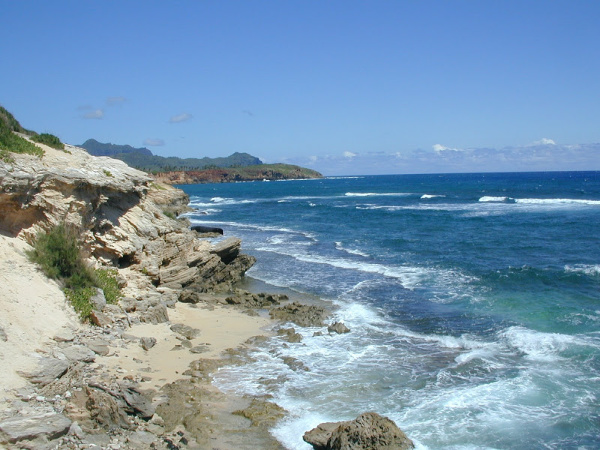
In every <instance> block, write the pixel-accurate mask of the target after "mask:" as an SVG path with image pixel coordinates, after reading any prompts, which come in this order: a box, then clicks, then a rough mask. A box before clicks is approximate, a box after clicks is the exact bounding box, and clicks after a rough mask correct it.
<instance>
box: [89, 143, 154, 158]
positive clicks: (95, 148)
mask: <svg viewBox="0 0 600 450" xmlns="http://www.w3.org/2000/svg"><path fill="white" fill-rule="evenodd" d="M79 147H81V148H85V149H86V150H87V152H88V153H89V154H90V155H93V156H114V155H119V154H121V153H141V154H142V155H148V156H152V152H151V151H150V150H148V149H147V148H146V147H142V148H134V147H132V146H131V145H117V144H103V143H102V142H98V141H97V140H96V139H88V140H87V141H85V142H84V143H83V144H81V145H80V146H79Z"/></svg>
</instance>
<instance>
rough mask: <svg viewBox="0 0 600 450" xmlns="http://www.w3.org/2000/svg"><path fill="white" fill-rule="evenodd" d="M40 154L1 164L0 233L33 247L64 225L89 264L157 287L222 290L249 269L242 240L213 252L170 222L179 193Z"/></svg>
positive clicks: (110, 167)
mask: <svg viewBox="0 0 600 450" xmlns="http://www.w3.org/2000/svg"><path fill="white" fill-rule="evenodd" d="M45 151H46V154H45V156H44V157H42V158H38V157H35V156H31V155H18V154H15V155H14V160H15V161H14V163H6V162H1V163H0V232H4V233H7V234H9V235H12V236H19V237H22V238H24V239H25V240H26V241H28V242H30V243H31V242H32V241H33V240H34V238H35V236H36V234H37V233H38V232H39V231H45V230H48V229H50V228H52V227H53V226H55V225H57V224H59V223H62V222H64V223H66V224H68V225H71V226H74V227H76V228H77V229H78V230H80V231H81V234H82V240H83V242H82V245H83V248H84V250H85V252H86V253H87V255H88V256H89V257H90V258H91V259H92V260H93V261H97V262H98V263H100V264H104V265H110V266H115V267H119V268H126V267H130V266H132V267H133V268H134V269H138V270H137V272H139V273H142V274H144V275H146V276H147V281H148V282H149V283H151V284H152V285H154V286H155V287H157V288H158V287H164V288H170V289H181V288H182V287H192V288H193V289H194V290H196V291H202V292H206V291H207V290H227V289H229V288H230V287H231V285H232V284H233V283H235V282H236V281H238V280H239V279H240V278H241V277H242V276H243V274H244V273H245V271H246V270H248V269H249V268H250V267H251V266H252V264H253V263H254V258H252V257H250V256H247V255H243V254H241V253H240V244H241V242H240V240H239V239H235V238H228V239H226V240H224V241H223V242H220V243H217V244H215V245H213V244H211V243H210V242H209V241H206V240H200V239H198V235H197V233H196V232H194V231H191V230H190V229H189V228H188V223H187V222H186V221H184V220H175V219H173V217H174V215H177V214H180V213H181V212H184V211H185V210H186V208H187V204H188V201H189V199H188V197H187V195H186V194H185V193H184V192H182V191H181V190H178V189H174V188H172V187H171V186H167V185H162V184H158V183H156V182H154V181H153V179H151V178H150V177H149V176H148V175H146V174H145V173H144V172H140V171H138V170H135V169H132V168H130V167H128V166H127V165H126V164H125V163H123V162H121V161H118V160H114V159H111V158H106V157H92V156H90V155H88V154H87V152H85V151H84V150H82V149H79V148H76V147H71V146H67V151H66V152H62V151H59V150H54V149H51V148H49V147H45Z"/></svg>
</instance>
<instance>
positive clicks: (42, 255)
mask: <svg viewBox="0 0 600 450" xmlns="http://www.w3.org/2000/svg"><path fill="white" fill-rule="evenodd" d="M28 256H29V258H30V259H31V260H32V261H33V262H35V263H37V264H38V265H39V266H40V267H41V269H42V271H43V272H44V273H45V274H46V276H47V277H49V278H52V279H55V280H59V281H61V282H62V283H63V285H64V287H65V289H64V291H65V295H66V296H67V298H68V299H69V300H70V301H71V304H72V305H73V307H74V308H75V310H76V311H77V312H78V313H79V314H80V315H81V317H82V318H83V319H87V318H88V317H89V315H90V313H91V312H92V305H91V303H90V299H91V298H92V296H93V295H94V294H95V289H94V288H97V287H98V288H100V289H102V290H103V291H104V296H105V297H106V301H107V302H108V303H116V302H117V301H118V300H119V298H120V297H121V293H120V290H119V286H118V283H117V281H116V272H115V271H111V270H104V269H100V270H94V269H92V268H90V267H88V266H87V265H86V264H85V262H84V261H83V257H82V255H81V250H80V244H79V234H78V233H77V232H76V231H75V230H74V229H73V228H70V227H68V226H66V225H64V224H60V225H57V226H55V227H54V228H52V229H51V230H50V231H49V232H47V233H40V234H39V235H38V236H37V237H36V240H35V243H34V246H33V250H32V251H31V252H29V254H28Z"/></svg>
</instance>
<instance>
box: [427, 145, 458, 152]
mask: <svg viewBox="0 0 600 450" xmlns="http://www.w3.org/2000/svg"><path fill="white" fill-rule="evenodd" d="M432 148H433V150H434V151H435V152H436V153H441V152H448V151H450V152H460V151H462V150H461V149H460V148H452V147H446V146H445V145H442V144H434V145H433V147H432Z"/></svg>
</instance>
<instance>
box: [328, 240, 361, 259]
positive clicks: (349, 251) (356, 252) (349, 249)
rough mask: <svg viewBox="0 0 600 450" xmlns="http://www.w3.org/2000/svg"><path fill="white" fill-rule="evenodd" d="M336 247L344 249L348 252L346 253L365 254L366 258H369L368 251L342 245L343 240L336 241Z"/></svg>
mask: <svg viewBox="0 0 600 450" xmlns="http://www.w3.org/2000/svg"><path fill="white" fill-rule="evenodd" d="M335 248H336V249H338V250H340V251H342V252H346V253H350V254H351V255H358V256H364V257H365V258H368V257H369V256H370V255H369V254H368V253H365V252H363V251H360V250H358V249H354V248H346V247H344V246H343V245H342V243H341V242H336V243H335Z"/></svg>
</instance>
